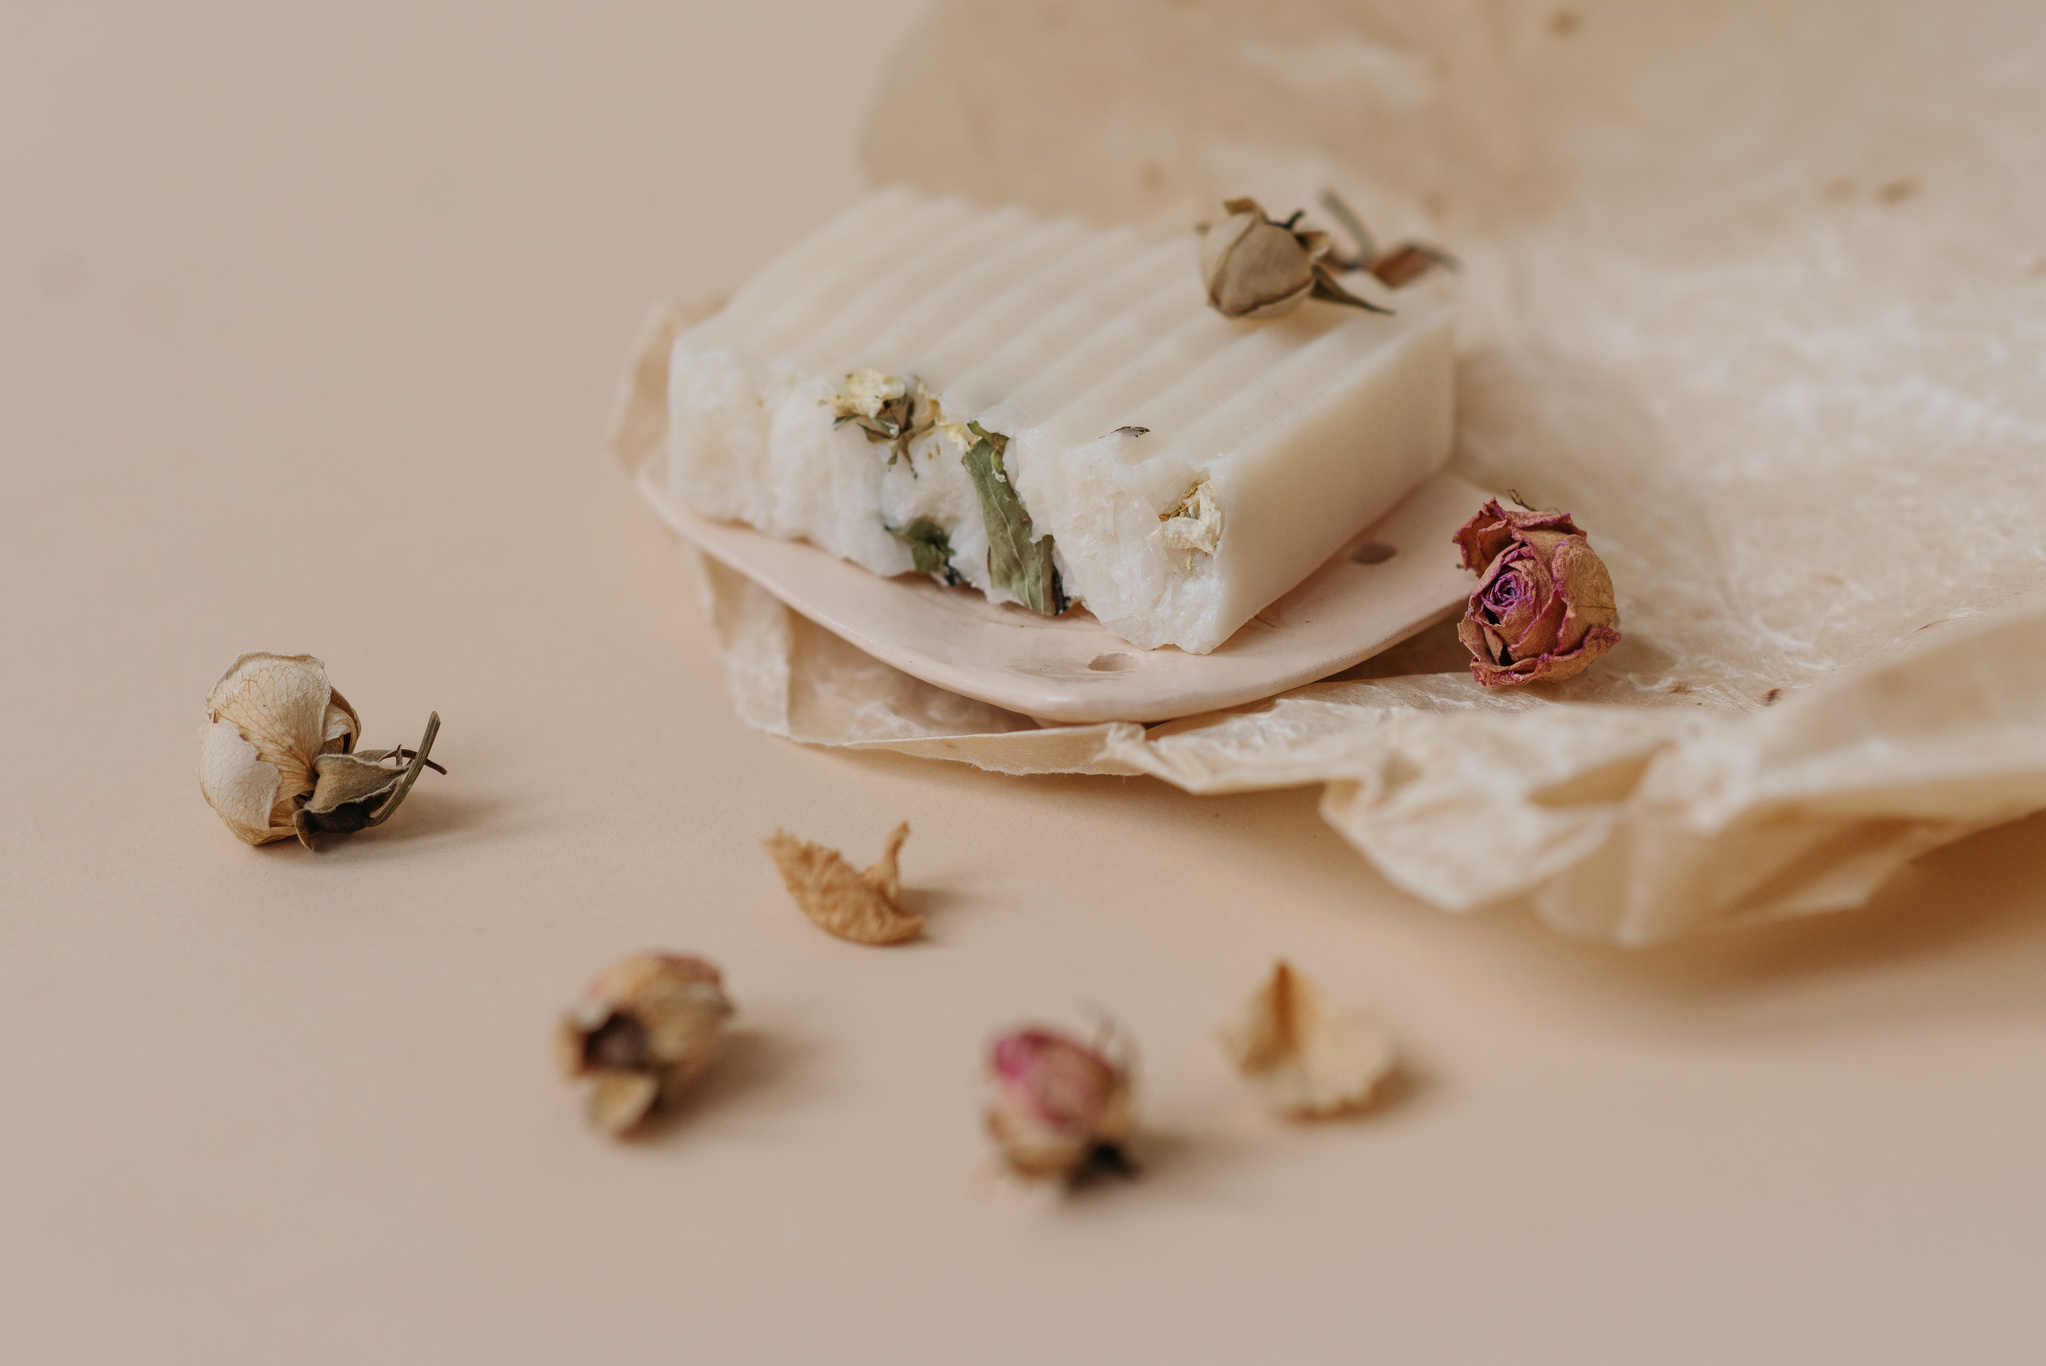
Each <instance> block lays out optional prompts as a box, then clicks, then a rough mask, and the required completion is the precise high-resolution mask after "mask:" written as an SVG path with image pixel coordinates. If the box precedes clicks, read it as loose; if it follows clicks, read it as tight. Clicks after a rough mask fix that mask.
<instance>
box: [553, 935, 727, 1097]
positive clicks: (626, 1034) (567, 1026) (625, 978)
mask: <svg viewBox="0 0 2046 1366" xmlns="http://www.w3.org/2000/svg"><path fill="white" fill-rule="evenodd" d="M731 1015H732V1003H731V1001H730V1000H729V999H728V998H727V997H726V996H725V992H724V982H723V978H722V977H721V976H720V974H719V972H718V970H717V968H716V966H715V965H714V964H712V963H710V962H709V961H707V960H705V959H702V958H695V957H691V956H689V955H686V954H670V953H635V954H633V955H632V956H631V957H630V958H623V959H620V960H619V961H618V962H616V963H613V964H612V965H611V966H610V967H608V968H606V969H605V970H604V971H603V972H602V973H600V974H599V975H598V976H597V978H596V979H595V980H594V981H592V982H591V983H590V985H589V988H588V989H587V990H586V991H585V992H584V993H583V999H582V1001H581V1002H580V1003H579V1004H578V1005H577V1006H576V1007H575V1008H574V1009H573V1010H571V1011H569V1012H568V1013H567V1014H565V1015H563V1016H562V1017H561V1024H560V1027H559V1028H558V1029H557V1030H556V1031H555V1040H554V1049H555V1058H556V1060H557V1061H558V1062H559V1063H560V1064H561V1070H562V1073H563V1075H565V1076H568V1077H582V1076H587V1077H589V1078H591V1085H590V1101H589V1106H590V1108H589V1114H590V1123H591V1124H593V1125H595V1126H596V1127H597V1128H598V1129H601V1130H602V1131H603V1132H605V1133H607V1134H611V1135H613V1136H614V1137H615V1136H616V1135H618V1134H622V1133H624V1132H625V1131H626V1130H628V1129H630V1128H632V1127H633V1126H634V1125H636V1124H638V1123H639V1122H640V1121H641V1120H643V1119H645V1118H646V1117H647V1116H648V1115H649V1114H650V1113H652V1112H653V1110H654V1109H655V1107H656V1106H658V1105H661V1104H663V1103H665V1102H667V1101H670V1100H672V1099H673V1097H674V1095H675V1093H676V1092H677V1090H678V1089H679V1088H680V1087H681V1085H682V1083H683V1082H685V1081H687V1080H688V1079H689V1077H690V1076H691V1075H692V1074H694V1073H695V1072H696V1071H698V1070H699V1069H700V1068H701V1067H702V1066H703V1065H704V1064H705V1063H706V1062H708V1061H710V1058H711V1055H712V1054H713V1053H715V1052H716V1051H717V1046H718V1041H719V1037H720V1035H721V1032H722V1031H723V1029H724V1025H725V1021H726V1020H728V1019H730V1018H731Z"/></svg>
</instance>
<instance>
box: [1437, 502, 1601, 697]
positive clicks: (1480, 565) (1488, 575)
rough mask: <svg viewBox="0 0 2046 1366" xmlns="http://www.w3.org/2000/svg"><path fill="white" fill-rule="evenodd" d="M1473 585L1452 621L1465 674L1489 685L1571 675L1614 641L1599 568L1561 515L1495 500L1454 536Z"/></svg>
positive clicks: (1553, 679) (1579, 533)
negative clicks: (1467, 661)
mask: <svg viewBox="0 0 2046 1366" xmlns="http://www.w3.org/2000/svg"><path fill="white" fill-rule="evenodd" d="M1454 539H1455V541H1456V544H1457V548H1458V549H1459V550H1460V551H1462V553H1463V564H1464V568H1466V569H1469V570H1472V571H1475V572H1477V573H1478V574H1479V575H1480V577H1479V579H1478V586H1477V588H1476V589H1474V590H1473V591H1472V593H1471V596H1470V602H1469V604H1468V606H1467V607H1466V608H1465V611H1464V617H1463V620H1462V621H1461V622H1459V623H1458V624H1457V628H1456V635H1457V639H1459V640H1461V641H1462V642H1463V643H1464V646H1465V648H1467V649H1468V650H1469V651H1470V652H1471V656H1472V658H1471V674H1472V676H1473V677H1475V678H1476V679H1477V680H1478V682H1480V683H1482V684H1484V685H1485V686H1486V687H1488V688H1503V687H1513V686H1516V685H1520V684H1525V683H1541V682H1551V683H1553V682H1557V681H1560V680H1562V679H1565V678H1572V677H1575V676H1576V675H1577V674H1580V673H1582V672H1584V670H1586V669H1587V668H1589V667H1591V662H1592V661H1593V660H1594V659H1597V658H1598V657H1599V656H1600V655H1602V654H1604V653H1605V652H1606V651H1607V650H1610V649H1612V648H1613V646H1615V645H1617V644H1619V643H1620V632H1619V629H1618V627H1619V623H1620V609H1619V608H1618V606H1617V605H1615V603H1614V601H1613V579H1612V575H1611V574H1610V573H1608V572H1607V570H1606V566H1605V561H1603V560H1601V559H1600V558H1599V557H1598V553H1597V552H1596V551H1594V550H1593V549H1592V548H1591V543H1590V541H1589V540H1587V539H1586V537H1585V534H1584V533H1583V532H1582V531H1580V530H1578V528H1577V524H1576V523H1575V522H1573V521H1571V520H1570V514H1569V513H1567V512H1536V511H1533V510H1531V509H1526V508H1522V509H1513V508H1507V507H1502V506H1501V505H1500V503H1499V500H1498V499H1496V498H1495V499H1492V500H1491V501H1490V502H1488V503H1486V504H1485V506H1484V507H1483V508H1482V509H1480V510H1479V511H1478V513H1477V515H1476V516H1474V517H1472V518H1471V519H1470V520H1469V521H1468V522H1465V523H1464V524H1463V526H1462V527H1461V528H1459V529H1458V531H1457V533H1456V536H1455V538H1454Z"/></svg>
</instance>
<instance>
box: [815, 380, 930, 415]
mask: <svg viewBox="0 0 2046 1366" xmlns="http://www.w3.org/2000/svg"><path fill="white" fill-rule="evenodd" d="M813 392H814V391H813ZM908 392H909V387H908V386H907V385H906V384H904V383H903V381H902V380H900V379H899V378H897V377H896V376H894V375H885V374H882V373H881V372H880V371H879V370H855V371H853V372H852V373H851V374H849V375H847V376H846V377H845V387H844V388H843V389H841V390H839V392H838V394H837V396H836V397H835V398H833V399H832V403H831V410H832V412H833V413H834V414H835V415H837V416H839V417H879V416H880V415H881V410H882V409H884V408H886V407H887V406H888V405H889V404H891V403H893V402H895V401H896V400H897V399H899V398H901V397H903V395H905V394H907V393H908Z"/></svg>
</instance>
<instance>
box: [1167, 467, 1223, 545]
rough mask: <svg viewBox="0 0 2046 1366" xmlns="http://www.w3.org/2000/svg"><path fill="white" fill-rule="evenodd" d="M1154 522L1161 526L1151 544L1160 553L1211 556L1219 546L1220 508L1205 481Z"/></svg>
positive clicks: (1220, 538)
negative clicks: (1171, 552)
mask: <svg viewBox="0 0 2046 1366" xmlns="http://www.w3.org/2000/svg"><path fill="white" fill-rule="evenodd" d="M1158 520H1159V521H1160V522H1162V523H1164V525H1162V526H1160V527H1159V528H1158V529H1157V530H1156V531H1154V532H1152V533H1151V544H1153V545H1155V546H1158V547H1159V548H1161V549H1164V550H1185V551H1199V552H1200V553H1201V554H1203V555H1212V554H1214V553H1215V548H1216V547H1217V546H1219V545H1221V544H1222V504H1221V503H1220V502H1218V501H1217V500H1216V498H1215V486H1214V485H1212V484H1210V483H1209V482H1208V481H1207V480H1205V479H1203V480H1201V482H1200V483H1198V484H1195V485H1194V486H1193V489H1192V491H1191V492H1189V493H1188V494H1187V495H1186V497H1184V498H1182V499H1180V500H1179V502H1178V503H1177V504H1176V505H1174V506H1173V508H1172V510H1171V511H1169V512H1167V513H1165V514H1164V515H1163V516H1162V517H1160V518H1159V519H1158Z"/></svg>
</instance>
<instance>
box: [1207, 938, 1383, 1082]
mask: <svg viewBox="0 0 2046 1366" xmlns="http://www.w3.org/2000/svg"><path fill="white" fill-rule="evenodd" d="M1222 1046H1223V1047H1224V1048H1225V1049H1227V1050H1228V1052H1229V1056H1230V1057H1231V1058H1233V1059H1234V1060H1235V1062H1236V1067H1237V1070H1238V1071H1240V1072H1241V1073H1242V1074H1243V1077H1244V1080H1246V1081H1248V1082H1249V1083H1250V1084H1251V1086H1252V1087H1253V1088H1255V1089H1256V1090H1257V1091H1258V1092H1259V1093H1260V1094H1261V1095H1262V1096H1263V1097H1264V1099H1265V1101H1266V1103H1268V1104H1269V1105H1270V1106H1271V1107H1272V1108H1273V1109H1275V1110H1278V1111H1279V1112H1280V1113H1282V1114H1287V1115H1292V1116H1294V1117H1295V1118H1300V1119H1306V1118H1313V1117H1318V1116H1322V1115H1333V1114H1338V1113H1340V1112H1342V1111H1344V1110H1353V1109H1356V1108H1358V1107H1359V1106H1361V1105H1363V1104H1364V1102H1365V1101H1366V1100H1368V1099H1369V1098H1370V1096H1371V1089H1372V1087H1374V1086H1376V1085H1377V1084H1378V1081H1379V1079H1380V1078H1382V1077H1383V1076H1385V1074H1386V1073H1387V1072H1389V1071H1391V1070H1392V1064H1393V1046H1392V1038H1391V1036H1390V1035H1388V1034H1387V1033H1386V1032H1385V1031H1384V1030H1383V1029H1381V1028H1380V1027H1379V1026H1378V1025H1376V1024H1374V1023H1372V1022H1371V1021H1370V1020H1367V1019H1364V1018H1363V1017H1362V1016H1358V1015H1344V1014H1334V1013H1331V1012H1330V1011H1329V1010H1327V1009H1326V1008H1325V1007H1324V1006H1323V1005H1322V1003H1321V994H1320V993H1319V992H1318V991H1316V990H1315V988H1314V985H1313V984H1312V983H1311V982H1309V981H1308V980H1307V979H1306V978H1304V977H1302V976H1300V974H1298V973H1296V972H1294V971H1293V969H1292V967H1291V965H1289V964H1288V963H1286V962H1285V961H1284V960H1283V959H1281V960H1280V961H1279V962H1278V963H1277V964H1276V965H1274V966H1273V968H1272V975H1271V976H1270V977H1269V978H1268V979H1266V981H1265V984H1264V985H1263V986H1262V987H1259V988H1258V990H1257V993H1256V994H1255V995H1253V996H1252V997H1251V998H1250V1000H1249V1001H1248V1002H1246V1003H1245V1005H1244V1009H1243V1014H1242V1015H1241V1017H1239V1018H1238V1019H1237V1021H1236V1022H1235V1023H1234V1024H1232V1025H1230V1026H1228V1027H1227V1028H1225V1029H1224V1030H1223V1031H1222Z"/></svg>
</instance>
